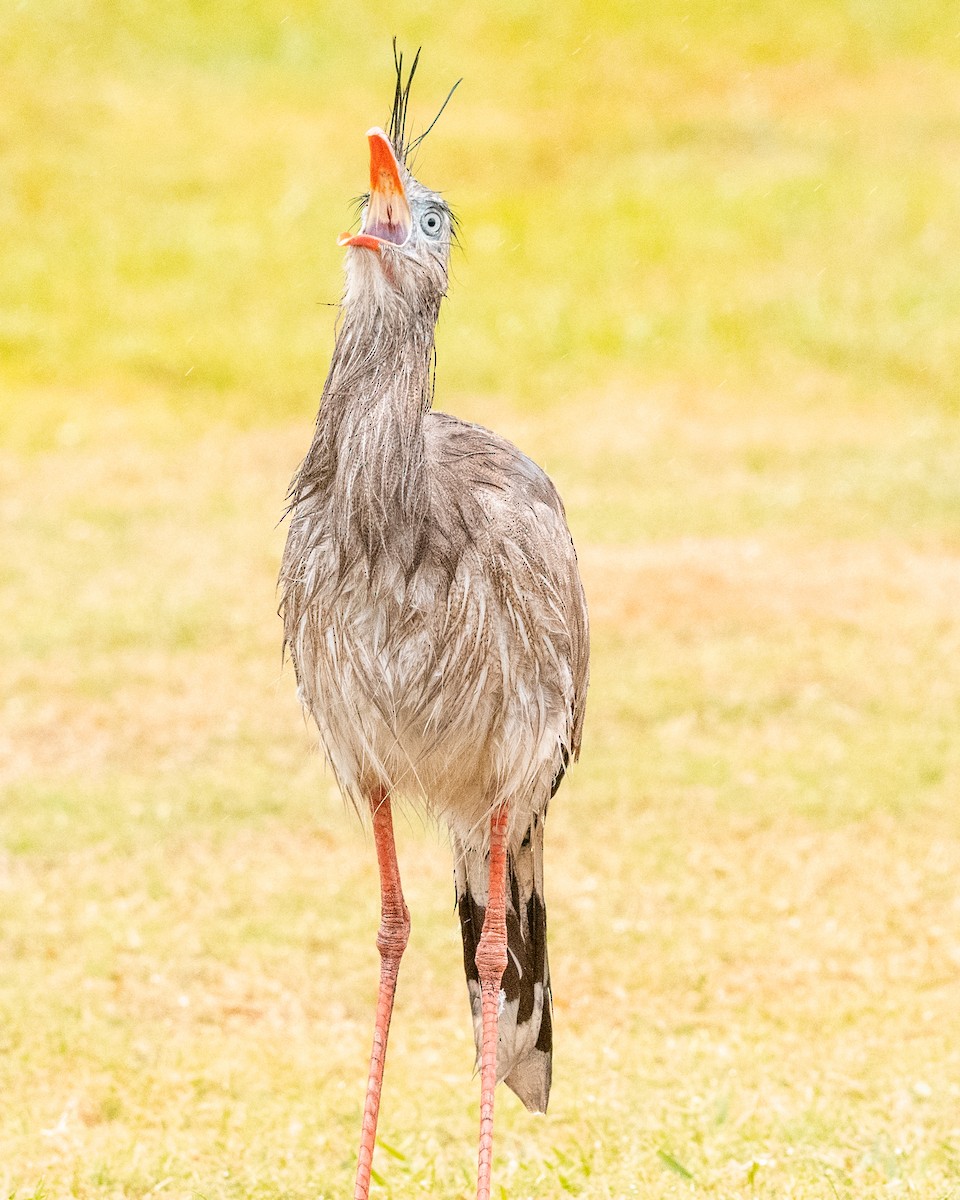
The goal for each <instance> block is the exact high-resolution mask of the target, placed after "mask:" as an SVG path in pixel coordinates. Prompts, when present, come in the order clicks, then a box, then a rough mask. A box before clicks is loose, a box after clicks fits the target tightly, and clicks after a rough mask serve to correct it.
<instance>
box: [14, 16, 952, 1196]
mask: <svg viewBox="0 0 960 1200" xmlns="http://www.w3.org/2000/svg"><path fill="white" fill-rule="evenodd" d="M281 9H282V11H281ZM38 11H39V10H34V9H32V8H31V6H29V5H25V6H20V7H19V8H18V9H17V10H16V12H15V13H14V14H13V15H12V16H8V17H6V18H3V21H2V22H0V61H2V62H3V64H4V70H5V72H6V77H7V79H8V80H9V84H10V87H9V96H8V100H9V103H8V104H6V105H5V106H4V108H3V111H2V112H0V148H2V155H3V157H2V158H0V165H2V167H3V169H4V170H6V172H7V177H8V179H9V187H5V188H3V189H0V192H2V195H0V234H2V236H3V237H4V245H5V254H6V262H7V265H8V270H7V271H6V272H5V273H4V280H0V386H2V388H3V401H2V403H0V435H2V438H3V443H2V448H0V791H2V806H0V836H2V842H0V846H2V849H0V964H2V967H0V1048H2V1053H0V1194H2V1195H5V1194H11V1195H15V1196H16V1197H17V1198H18V1200H25V1198H26V1197H30V1196H35V1197H39V1196H40V1195H43V1194H46V1195H49V1196H51V1197H53V1196H56V1197H61V1196H75V1197H78V1198H82V1200H100V1198H107V1197H146V1196H152V1195H154V1194H158V1195H159V1194H165V1195H168V1196H182V1197H192V1196H197V1195H200V1196H205V1197H209V1198H210V1200H214V1198H223V1200H227V1198H230V1197H263V1198H267V1197H279V1196H281V1195H282V1196H285V1197H287V1196H314V1197H316V1196H321V1197H323V1196H326V1197H331V1198H332V1197H334V1196H343V1195H345V1194H348V1191H349V1186H350V1180H351V1178H352V1172H353V1163H352V1160H353V1154H354V1152H355V1141H356V1137H357V1132H358V1126H359V1106H360V1101H361V1092H362V1086H363V1082H364V1080H363V1076H364V1071H365V1059H366V1055H367V1051H368V1046H367V1042H368V1038H369V1032H370V1031H369V1023H370V1020H371V1005H372V999H373V990H374V986H375V975H376V953H375V949H374V941H373V939H374V931H375V927H376V921H377V913H376V902H377V895H376V885H375V872H374V863H373V853H372V847H371V846H370V844H369V841H368V839H367V837H366V835H365V834H364V833H363V832H362V831H361V830H360V829H358V828H357V827H356V826H355V824H354V822H353V820H352V818H350V817H349V815H348V814H346V813H344V812H343V811H342V806H341V804H340V801H339V799H338V798H337V797H336V795H335V792H334V789H333V787H332V784H331V781H330V778H329V776H328V775H327V774H326V773H325V772H324V769H323V766H322V763H321V761H320V759H319V757H318V755H317V754H316V753H315V750H314V744H313V743H314V739H313V736H312V734H311V732H310V731H309V730H308V729H307V728H306V727H305V725H304V724H303V722H302V720H301V718H300V716H299V714H298V711H297V706H296V701H295V698H294V695H293V686H292V680H291V679H290V675H289V672H284V671H282V669H281V663H280V654H279V622H278V621H277V619H276V617H275V615H274V608H275V595H274V579H275V573H276V564H277V560H278V557H279V552H280V547H281V543H282V538H283V530H282V529H279V528H277V527H276V525H275V522H276V519H277V517H278V515H279V513H280V510H281V506H282V496H283V491H284V488H285V485H286V480H287V479H288V477H289V475H290V473H291V472H292V470H293V467H294V466H295V464H296V462H297V459H298V457H299V455H300V454H301V453H302V451H303V449H304V447H305V444H306V440H307V438H308V436H309V428H310V421H311V419H312V408H313V404H314V403H315V397H316V394H317V392H318V390H319V384H320V380H321V377H322V372H323V367H324V360H325V355H326V353H327V351H328V348H329V339H330V336H331V328H330V326H331V324H332V319H331V314H329V311H328V310H327V309H326V308H323V307H321V306H320V305H321V302H323V301H326V300H328V299H332V298H334V297H335V296H336V294H337V288H338V276H337V271H338V269H339V266H338V252H337V251H336V249H335V247H334V246H333V241H332V238H333V235H335V233H336V232H337V231H338V229H339V228H340V225H341V223H342V221H343V219H344V215H345V214H346V213H347V211H348V203H347V202H348V198H349V196H350V195H352V194H353V193H354V192H355V191H356V190H358V188H359V187H360V186H361V184H362V169H363V161H362V157H363V155H362V136H361V135H362V132H363V130H364V129H365V128H366V127H367V125H369V124H370V122H371V121H372V120H373V119H374V118H376V117H377V115H378V114H379V113H380V111H381V107H382V106H381V101H382V100H383V98H384V95H385V93H384V91H383V84H384V73H383V72H384V69H385V68H384V48H385V47H386V46H387V45H388V37H387V35H388V34H389V33H392V32H393V31H394V27H395V25H394V23H395V22H396V21H397V16H396V13H395V12H394V11H392V10H391V11H390V12H387V10H386V9H385V8H384V9H383V10H382V11H381V9H380V8H379V7H378V6H368V7H365V8H363V9H362V11H360V10H355V9H351V10H349V11H348V10H344V11H343V12H340V11H339V10H338V11H337V12H333V11H331V12H329V13H327V12H324V13H323V14H321V15H320V16H319V17H318V16H317V14H316V13H315V12H314V11H313V10H312V9H310V10H309V11H308V9H307V7H306V6H298V5H297V4H295V3H293V4H290V5H286V6H278V5H274V4H272V3H269V2H268V0H264V2H263V3H262V4H257V5H253V4H248V5H245V6H243V9H242V12H241V13H239V15H238V13H237V12H235V11H234V10H231V9H229V8H228V7H226V6H221V5H216V4H212V5H209V6H205V7H204V8H203V10H202V11H201V10H200V9H197V8H194V7H191V6H187V5H179V4H174V5H172V6H168V8H167V9H165V10H164V12H163V13H162V14H161V13H160V12H159V10H155V11H154V10H150V11H148V10H147V9H146V8H144V7H142V6H137V5H128V6H115V5H111V4H109V3H107V2H106V0H103V2H100V3H96V4H94V3H92V0H91V2H90V3H81V4H53V5H51V6H50V8H49V11H48V12H45V14H44V17H43V19H41V18H40V17H39V16H38ZM724 11H726V10H724ZM453 17H455V18H456V20H453V19H452V18H453ZM448 21H449V23H448ZM400 25H401V26H402V28H401V30H400V32H401V33H402V34H403V35H404V40H405V41H406V40H410V41H413V40H416V39H418V38H423V39H424V40H425V41H426V42H427V45H428V51H427V52H425V53H426V60H425V68H424V70H425V76H424V89H425V91H424V95H425V99H424V106H425V108H426V107H429V104H428V101H429V98H430V96H432V95H433V94H434V93H437V94H438V95H442V94H443V92H444V91H445V88H446V86H448V76H455V75H456V74H460V73H463V74H465V75H466V76H467V83H466V84H465V85H464V88H463V89H462V92H461V93H459V94H458V98H457V102H456V104H455V105H454V106H452V107H451V109H450V110H449V111H448V114H446V115H445V117H444V123H443V124H442V125H441V126H439V127H438V130H437V132H436V133H435V134H433V135H431V142H432V143H433V144H432V145H431V144H430V143H427V144H425V146H424V151H423V163H424V171H425V175H426V176H427V178H428V181H434V180H436V181H439V182H441V183H442V185H443V186H444V187H445V188H446V190H447V191H448V192H449V193H450V194H451V196H452V198H453V199H454V200H455V201H456V202H459V203H458V207H459V210H460V215H461V217H462V219H463V222H464V225H465V229H466V253H465V254H464V256H463V257H462V258H460V259H459V260H458V264H457V269H456V273H457V280H456V284H455V289H454V292H453V294H452V297H451V304H450V307H449V310H448V312H447V313H446V316H445V318H444V321H443V325H442V329H441V357H440V387H441V402H440V403H441V407H444V408H447V409H450V410H453V411H456V412H458V413H460V414H462V415H464V416H467V417H469V418H472V419H476V420H481V421H483V422H484V423H486V424H490V425H493V426H495V427H496V428H498V429H500V430H501V431H503V432H504V433H506V434H507V435H509V436H511V437H513V438H514V439H515V440H517V441H518V442H519V443H520V444H522V445H523V446H524V447H525V448H526V449H528V450H529V451H530V452H531V453H532V454H533V455H534V456H535V457H536V458H538V460H540V461H542V462H544V463H545V465H546V466H547V467H548V468H549V469H550V471H551V473H552V474H553V475H554V477H555V478H556V480H557V481H558V483H559V485H560V487H561V490H562V492H563V494H564V496H565V498H566V499H567V501H568V509H569V513H570V517H571V523H572V525H573V528H574V531H575V534H576V536H577V541H578V545H579V547H580V548H581V560H582V564H583V570H584V576H585V581H586V585H587V590H588V593H589V597H590V602H591V610H592V614H593V626H594V644H595V659H594V661H595V668H594V682H593V688H592V692H591V698H590V712H589V721H588V731H587V740H586V743H585V749H584V759H583V762H582V763H581V765H580V767H579V768H578V770H577V771H576V772H574V773H573V774H572V775H571V777H570V779H569V780H568V781H567V782H566V783H565V784H564V788H563V790H562V792H561V794H560V795H559V797H558V799H557V802H556V804H555V805H554V807H553V809H552V811H551V819H550V831H549V863H548V893H549V900H550V918H551V954H552V966H553V974H554V977H555V985H556V1005H557V1017H556V1027H557V1043H558V1044H557V1079H556V1085H555V1092H554V1096H553V1099H552V1103H551V1112H550V1115H549V1117H548V1118H547V1119H546V1120H532V1119H531V1118H530V1117H529V1116H528V1115H527V1114H526V1113H525V1112H523V1111H522V1110H521V1109H520V1106H519V1104H517V1103H516V1102H515V1101H514V1099H513V1098H512V1097H511V1096H509V1095H506V1094H505V1095H504V1096H503V1100H502V1102H501V1104H500V1110H499V1112H500V1119H501V1122H502V1125H501V1130H500V1133H499V1134H498V1143H497V1181H498V1184H500V1185H501V1186H502V1189H503V1190H502V1193H501V1195H502V1196H503V1197H509V1198H510V1200H527V1198H528V1197H533V1196H538V1197H545V1196H550V1197H554V1196H561V1195H573V1196H580V1197H583V1198H584V1200H605V1198H606V1200H621V1198H625V1197H630V1196H640V1197H644V1198H649V1200H659V1198H661V1197H671V1196H686V1195H705V1196H716V1197H723V1198H724V1200H726V1198H728V1197H768V1198H770V1200H773V1198H774V1197H776V1198H777V1200H783V1198H784V1197H791V1198H795V1200H813V1198H817V1200H820V1198H822V1197H827V1198H830V1197H834V1196H837V1197H843V1198H844V1200H854V1198H856V1200H872V1198H879V1197H886V1196H889V1195H892V1194H896V1193H897V1192H901V1193H904V1194H911V1195H916V1196H920V1197H925V1198H926V1197H929V1198H931V1200H937V1198H945V1197H947V1196H951V1195H954V1194H956V1191H957V1188H958V1182H957V1181H958V1180H960V1123H958V1120H957V1112H958V1099H960V1061H958V1059H960V1051H958V1049H957V1047H958V1046H960V1017H958V1013H960V1005H958V1004H957V995H958V989H960V893H958V888H957V882H956V881H957V879H958V878H960V822H958V816H957V803H956V802H957V797H958V794H960V748H958V747H960V740H958V736H957V734H958V729H960V603H958V598H960V537H958V528H960V525H958V517H960V485H958V481H960V420H958V414H960V408H958V405H957V395H956V379H957V368H958V354H960V342H958V337H957V330H958V329H960V289H958V287H957V282H956V271H955V268H954V263H955V262H956V261H957V257H958V255H960V235H958V232H957V231H958V230H960V220H958V219H957V217H958V212H957V200H956V196H957V187H956V185H957V182H958V181H957V167H956V163H957V157H956V149H957V145H958V143H960V107H958V97H960V82H958V81H960V76H958V73H957V72H958V65H960V40H958V39H957V38H956V37H955V36H954V34H955V33H956V32H957V30H956V14H955V13H954V12H953V10H952V8H951V7H950V6H949V5H947V4H945V3H944V4H934V3H926V4H919V5H915V6H912V7H911V8H910V9H909V10H907V9H904V8H903V7H902V6H895V5H892V4H890V5H887V4H885V3H878V4H876V5H873V6H870V7H869V8H864V7H860V8H858V7H856V6H853V5H846V4H842V3H828V2H827V0H819V2H817V3H813V4H811V5H808V6H807V7H806V8H805V9H804V11H803V13H800V12H799V11H798V10H796V9H795V6H794V7H793V8H790V9H789V10H788V9H787V8H786V7H785V6H782V5H780V4H778V3H775V2H774V0H768V2H765V3H750V4H743V5H740V6H739V7H738V8H737V9H736V12H734V13H732V15H730V14H727V15H723V14H721V13H720V10H719V8H718V7H717V6H714V5H710V4H707V3H703V4H693V5H691V6H689V7H688V10H685V11H684V12H683V13H678V12H677V11H675V8H674V6H672V5H666V4H659V3H657V4H652V5H648V6H645V7H644V10H643V12H642V13H641V12H640V10H635V9H634V8H633V7H632V6H627V5H617V4H613V3H611V4H608V5H606V6H604V7H602V8H601V9H597V10H595V9H594V8H592V7H588V6H586V5H579V4H577V3H574V2H573V0H570V2H569V3H567V2H564V3H559V4H556V5H553V6H551V8H550V10H549V12H540V11H535V10H534V9H532V8H530V9H527V8H524V7H523V6H522V5H521V6H520V8H514V9H513V10H511V13H510V14H504V13H500V14H499V15H497V16H496V17H494V16H488V15H485V14H483V13H482V12H480V11H479V10H472V9H471V10H469V11H467V10H466V9H462V8H461V9H460V10H459V11H458V12H457V13H455V14H452V16H451V14H449V13H446V14H445V18H444V21H439V20H438V14H437V11H434V10H428V9H427V8H423V9H422V11H421V10H420V9H418V10H417V11H416V12H410V13H409V14H407V15H405V16H404V17H403V18H402V20H401V21H400ZM381 34H382V35H383V36H381ZM377 39H379V41H377ZM374 41H376V52H375V53H374V52H373V50H372V49H371V47H372V45H373V43H374ZM38 62H43V63H46V64H48V68H49V69H47V70H44V71H41V72H38V71H37V69H36V64H37V63H38ZM447 64H449V69H447ZM474 81H478V82H474ZM561 85H562V86H561ZM471 88H472V90H471ZM358 137H360V141H359V142H358V141H357V138H358ZM401 860H402V866H403V867H404V869H405V876H406V882H407V886H408V891H409V900H410V907H411V909H412V911H413V922H414V926H413V938H412V943H411V948H410V951H409V952H408V957H407V959H405V963H404V969H403V972H402V975H401V982H400V993H399V999H398V1011H397V1016H396V1022H395V1026H394V1039H393V1042H392V1045H391V1061H390V1066H389V1069H388V1078H387V1092H386V1096H385V1102H384V1109H383V1113H382V1118H381V1130H382V1134H383V1139H384V1142H383V1148H382V1149H381V1151H380V1152H379V1153H378V1158H377V1163H376V1164H375V1165H376V1167H377V1170H378V1171H379V1172H380V1174H381V1177H382V1179H383V1181H384V1182H383V1183H382V1184H378V1189H377V1195H380V1196H385V1197H386V1196H390V1197H393V1198H395V1200H403V1198H405V1197H410V1198H412V1197H415V1196H422V1195H434V1196H439V1195H444V1196H450V1197H453V1196H459V1197H469V1196H470V1194H471V1186H472V1185H471V1178H472V1172H473V1139H474V1136H475V1126H476V1120H477V1114H476V1107H477V1095H476V1093H477V1087H476V1083H475V1081H473V1080H472V1079H471V1064H472V1040H471V1034H470V1030H469V1027H468V1021H467V1003H466V995H465V988H464V984H463V980H462V978H461V975H460V966H459V948H458V945H457V929H456V923H455V920H454V919H453V916H452V912H451V908H452V903H451V902H452V896H451V887H450V868H449V862H448V858H447V851H446V849H445V847H444V845H443V840H442V837H441V836H440V835H438V834H437V833H436V831H434V830H431V829H424V828H422V827H421V826H420V825H419V824H418V823H417V822H416V820H415V819H411V821H410V822H409V823H408V824H407V826H406V827H404V828H403V829H402V830H401Z"/></svg>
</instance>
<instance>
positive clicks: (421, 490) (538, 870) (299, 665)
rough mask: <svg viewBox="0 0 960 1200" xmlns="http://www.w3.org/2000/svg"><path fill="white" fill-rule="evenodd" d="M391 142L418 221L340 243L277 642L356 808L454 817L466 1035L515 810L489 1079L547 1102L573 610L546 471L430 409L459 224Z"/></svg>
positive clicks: (397, 137)
mask: <svg viewBox="0 0 960 1200" xmlns="http://www.w3.org/2000/svg"><path fill="white" fill-rule="evenodd" d="M393 133H394V136H393V146H394V150H395V153H396V157H397V161H398V165H399V170H400V173H401V178H402V181H403V185H404V188H405V190H406V196H407V199H408V201H409V209H410V214H409V216H410V223H411V226H412V227H411V229H410V230H409V234H408V236H407V237H406V240H405V241H404V242H403V243H402V244H400V243H399V237H400V235H399V234H396V233H392V232H391V230H392V228H393V227H392V225H389V224H387V223H385V222H387V220H388V218H387V217H386V216H383V214H379V215H378V213H371V212H369V211H368V212H366V214H365V217H364V225H363V230H362V232H365V231H367V230H368V229H370V228H372V226H373V223H374V221H375V220H379V221H380V224H379V225H378V226H377V228H376V231H375V232H376V233H377V235H378V237H379V238H380V239H381V241H380V246H379V249H378V250H377V251H376V252H374V251H373V250H371V249H368V248H366V244H358V243H359V242H362V241H363V239H362V238H360V237H359V236H358V239H357V242H355V243H354V244H350V243H349V240H348V244H350V248H349V249H348V250H347V253H346V277H347V278H346V290H345V294H344V299H343V304H342V309H341V314H340V320H339V329H338V333H337V338H336V345H335V348H334V352H333V358H332V362H331V365H330V370H329V374H328V376H327V379H326V383H325V385H324V388H323V395H322V399H321V403H320V411H319V416H318V418H317V424H316V430H315V433H314V437H313V442H312V444H311V446H310V449H309V451H308V453H307V455H306V458H305V459H304V461H303V463H302V465H301V467H300V469H299V471H298V472H297V474H296V475H295V477H294V479H293V482H292V483H291V486H290V492H289V496H288V501H289V508H288V511H289V521H290V527H289V533H288V537H287V543H286V548H285V551H284V555H283V563H282V567H281V573H280V588H281V614H282V617H283V622H284V637H285V645H286V647H287V649H288V651H289V654H290V657H291V659H292V661H293V664H294V668H295V671H296V677H297V684H298V693H299V697H300V700H301V701H302V703H303V705H304V706H305V708H306V709H307V710H308V712H309V713H310V714H311V716H312V717H313V719H314V720H315V721H316V724H317V726H318V728H319V731H320V737H321V740H322V743H323V747H324V749H325V751H326V754H327V757H328V759H329V761H330V763H331V765H332V768H333V770H334V773H335V775H336V778H337V781H338V783H339V785H340V787H341V789H342V791H343V793H344V795H345V796H347V797H348V798H350V800H352V801H353V802H354V804H355V805H356V807H357V810H358V812H360V813H361V814H362V813H364V812H365V811H366V809H365V799H366V798H367V797H368V796H369V795H371V794H372V793H373V791H374V789H376V788H383V789H385V790H386V791H387V792H388V793H389V794H390V795H391V796H395V797H400V796H403V797H407V798H409V799H410V800H412V801H414V802H417V803H419V804H421V805H423V806H425V807H426V808H427V809H428V810H429V811H430V812H431V813H433V814H435V815H436V816H437V817H439V818H441V819H442V820H443V821H444V822H445V823H446V824H447V825H448V827H449V829H450V832H451V837H452V842H453V847H454V858H455V878H456V887H457V894H458V903H459V911H460V919H461V929H462V931H463V940H464V959H465V967H466V970H467V977H468V985H469V987H470V992H471V1003H472V1007H473V1013H474V1023H475V1027H476V1030H477V1037H478V1046H479V1013H480V1000H479V986H478V985H477V983H476V967H475V965H474V963H473V955H474V952H475V948H476V941H477V939H478V938H479V935H480V929H481V926H482V922H483V914H484V910H485V906H486V888H487V872H486V867H485V856H486V854H487V852H488V844H489V817H490V814H491V812H492V811H493V809H494V808H495V807H496V806H497V805H499V804H501V803H504V802H505V803H507V804H508V805H509V811H510V814H511V817H510V820H511V824H510V851H509V868H508V887H507V892H508V896H507V899H508V944H509V957H510V963H509V965H508V968H507V972H506V974H505V975H504V980H503V984H502V1001H501V1016H500V1024H499V1028H500V1033H499V1038H500V1041H499V1052H498V1075H499V1077H500V1078H506V1081H507V1083H508V1084H509V1085H510V1086H511V1087H513V1089H514V1090H515V1091H516V1092H517V1094H518V1095H519V1096H520V1097H521V1099H522V1100H523V1101H524V1102H525V1103H526V1104H527V1105H528V1107H531V1108H534V1109H538V1110H543V1109H545V1108H546V1103H547V1097H548V1094H549V1086H550V1060H551V1050H552V1039H551V1030H552V1017H551V997H550V984H549V970H548V966H547V957H546V916H545V908H544V903H543V828H544V817H545V815H546V810H547V804H548V801H549V799H550V797H551V795H552V794H553V792H554V791H555V790H556V787H557V786H558V784H559V780H560V778H561V776H562V774H563V771H564V770H565V768H566V766H567V764H568V763H569V762H570V761H572V760H573V759H575V758H576V757H577V755H578V752H579V749H580V738H581V730H582V727H583V717H584V707H585V701H586V691H587V677H588V630H587V609H586V603H585V600H584V594H583V589H582V586H581V583H580V577H579V573H578V569H577V559H576V554H575V552H574V548H573V543H572V540H571V537H570V533H569V530H568V528H567V523H566V518H565V514H564V509H563V504H562V503H561V501H560V497H559V496H558V494H557V491H556V489H555V488H554V486H553V484H552V483H551V481H550V479H549V478H548V477H547V475H546V474H545V473H544V472H543V471H542V470H541V469H540V468H539V467H538V466H537V465H536V464H535V463H533V462H532V461H531V460H530V459H529V458H527V457H526V456H525V455H523V454H522V453H521V452H520V451H519V450H518V449H516V447H514V446H512V445H511V444H510V443H509V442H507V441H506V440H504V439H503V438H501V437H499V436H497V435H496V434H494V433H491V432H490V431H489V430H487V429H483V428H481V427H480V426H477V425H471V424H467V423H465V422H463V421H459V420H457V419H456V418H455V417H452V416H448V415H445V414H443V413H435V412H432V411H431V402H432V368H433V358H434V330H435V327H436V322H437V317H438V314H439V309H440V303H441V301H442V299H443V296H444V294H445V292H446V288H447V264H448V257H449V251H450V245H451V241H452V240H453V218H452V215H451V213H450V210H449V208H448V207H447V205H446V204H445V202H444V201H443V200H442V198H441V197H440V196H439V195H437V194H436V193H434V192H431V191H430V190H429V189H427V188H425V187H423V186H422V185H421V184H419V183H418V182H417V181H416V180H415V179H414V178H413V176H412V175H411V173H410V171H409V170H408V169H407V167H406V165H405V163H404V153H403V145H402V131H401V132H399V133H398V132H397V131H396V130H394V131H393ZM388 213H389V221H390V222H392V221H393V220H394V219H395V217H394V214H392V213H391V212H389V210H388ZM404 230H406V226H404ZM368 240H369V239H368Z"/></svg>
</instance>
